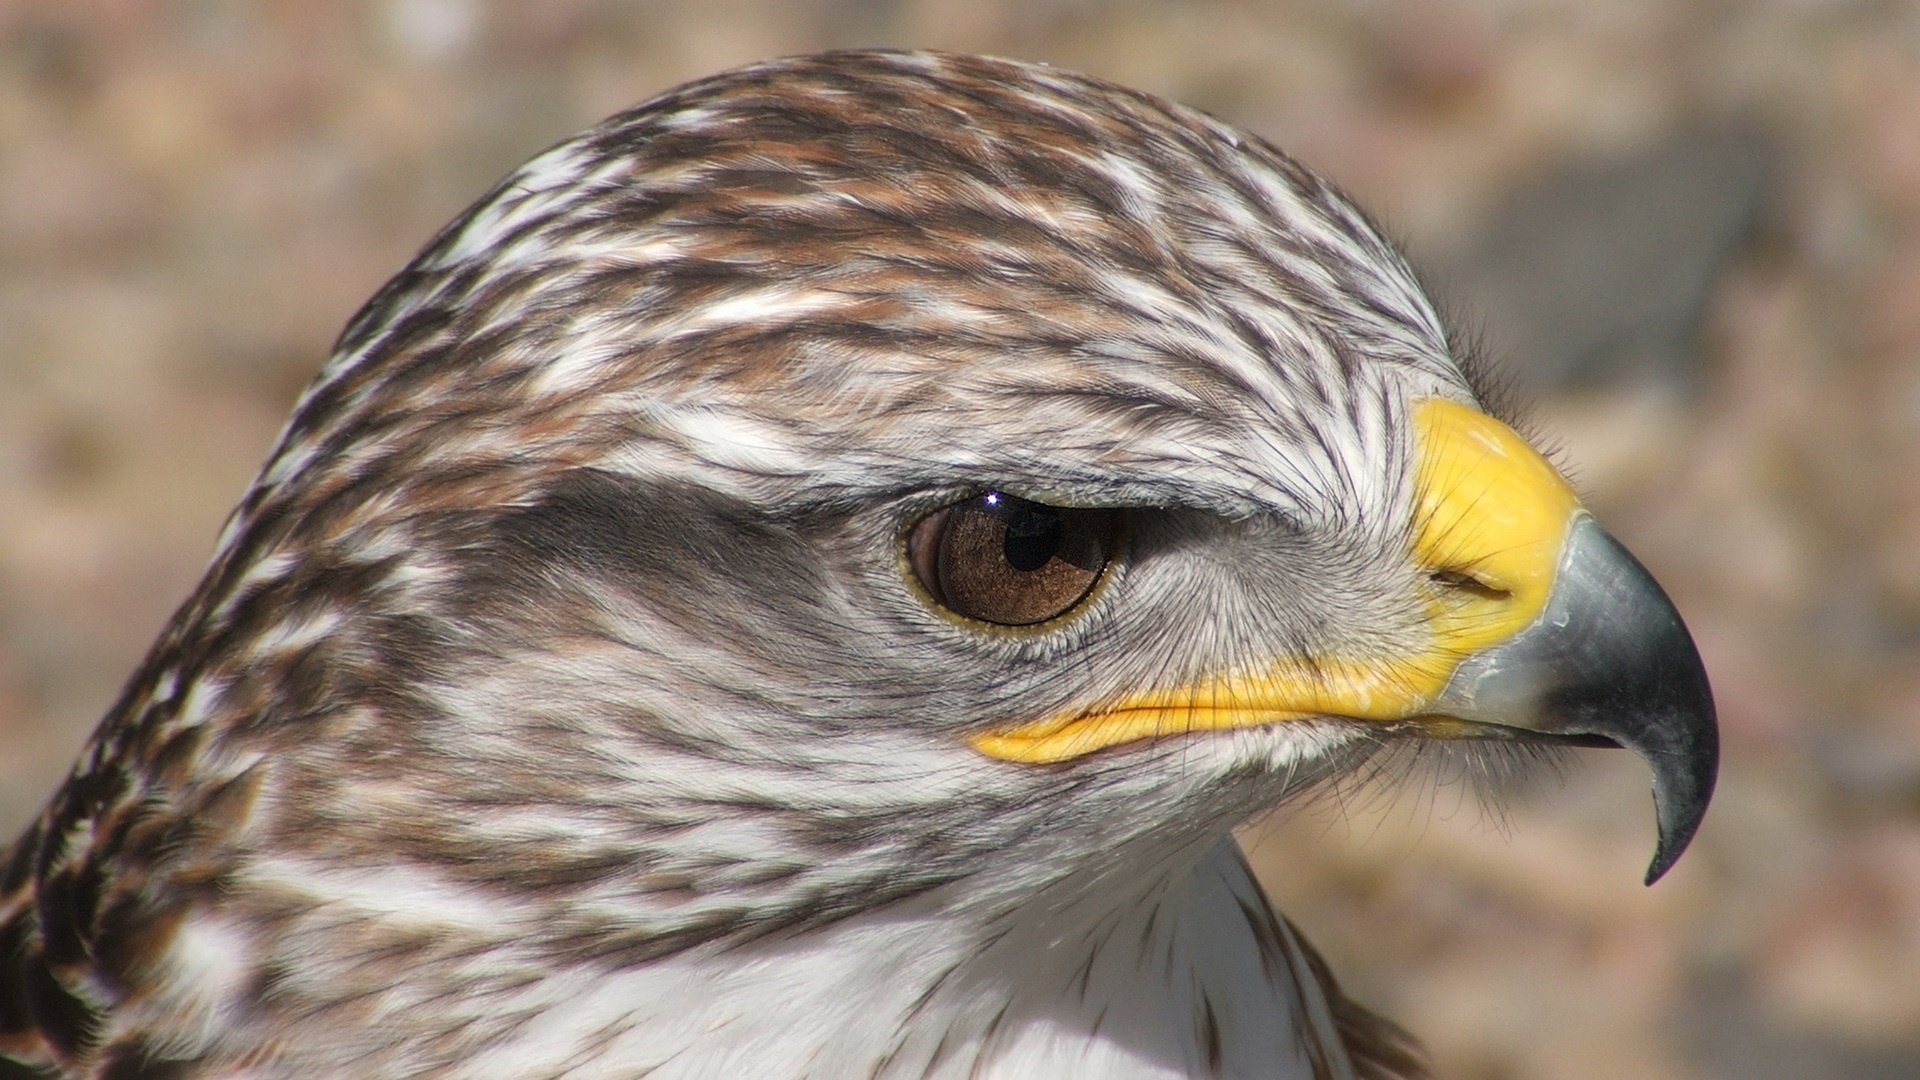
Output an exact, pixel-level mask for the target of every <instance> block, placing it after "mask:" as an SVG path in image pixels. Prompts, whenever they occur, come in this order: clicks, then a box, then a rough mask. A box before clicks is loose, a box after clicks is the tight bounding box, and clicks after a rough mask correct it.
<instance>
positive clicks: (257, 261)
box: [0, 0, 1920, 1080]
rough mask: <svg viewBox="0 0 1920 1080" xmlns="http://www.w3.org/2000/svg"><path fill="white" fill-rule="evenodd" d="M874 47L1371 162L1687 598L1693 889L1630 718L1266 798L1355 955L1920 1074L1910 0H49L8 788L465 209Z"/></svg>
mask: <svg viewBox="0 0 1920 1080" xmlns="http://www.w3.org/2000/svg"><path fill="white" fill-rule="evenodd" d="M872 44H914V45H923V46H934V47H942V48H949V49H962V50H975V51H988V52H996V53H1001V54H1006V55H1013V56H1020V57H1025V58H1032V59H1044V60H1050V61H1054V62H1057V63H1060V64H1063V65H1067V66H1071V67H1076V68H1081V69H1085V70H1089V71H1093V72H1096V73H1099V74H1102V75H1106V76H1109V77H1111V78H1114V79H1117V80H1120V81H1122V82H1127V83H1132V84H1136V85H1139V86H1142V87H1145V88H1147V89H1151V90H1155V91H1158V92H1160V93H1163V94H1166V95H1168V96H1170V97H1174V98H1177V99H1179V100H1182V101H1185V102H1188V103H1190V104H1194V105H1197V106H1200V107H1202V108H1206V109H1209V110H1211V111H1213V112H1216V113H1219V114H1221V115H1224V116H1226V117H1228V118H1230V119H1232V120H1235V121H1237V122H1239V123H1241V124H1243V125H1245V126H1247V127H1250V128H1252V129H1253V130H1255V131H1257V132H1260V133H1261V134H1263V135H1265V136H1267V137H1268V138H1270V139H1272V140H1273V141H1275V142H1277V143H1278V144H1280V145H1281V146H1283V147H1286V148H1287V149H1289V150H1291V151H1292V152H1293V153H1295V154H1296V155H1297V156H1299V157H1300V158H1302V159H1303V160H1305V161H1306V162H1308V163H1309V164H1311V165H1313V166H1314V167H1315V168H1317V169H1319V170H1320V171H1322V172H1324V173H1325V174H1327V175H1329V176H1331V177H1332V178H1334V179H1335V180H1336V181H1337V182H1339V183H1340V184H1342V185H1343V186H1345V187H1346V188H1348V189H1349V190H1350V191H1352V192H1353V193H1354V194H1356V195H1357V196H1358V197H1359V198H1360V199H1361V201H1362V202H1363V203H1365V204H1366V205H1368V206H1370V207H1372V208H1374V209H1375V210H1376V211H1377V212H1378V213H1379V214H1380V215H1381V216H1382V217H1383V219H1384V220H1385V221H1386V222H1387V223H1388V225H1389V227H1390V228H1391V229H1392V231H1394V232H1395V233H1396V234H1397V235H1400V236H1402V237H1404V238H1405V239H1406V240H1407V242H1408V244H1409V247H1410V249H1411V250H1412V252H1413V254H1414V257H1415V260H1416V261H1417V262H1418V263H1419V264H1420V265H1421V266H1422V267H1423V269H1424V271H1425V273H1426V275H1427V277H1428V279H1429V280H1430V282H1431V283H1432V285H1433V287H1434V289H1435V290H1436V292H1438V293H1439V294H1440V295H1442V296H1443V297H1445V298H1446V299H1447V302H1448V303H1449V305H1450V307H1451V309H1452V310H1453V311H1454V312H1455V317H1456V319H1458V320H1460V321H1461V322H1462V324H1463V325H1465V326H1468V327H1470V328H1473V329H1474V330H1475V332H1476V337H1477V339H1478V340H1479V341H1480V342H1481V343H1482V347H1483V348H1484V349H1485V350H1486V351H1488V352H1490V353H1492V354H1493V355H1495V356H1496V357H1500V358H1502V359H1504V360H1506V361H1508V362H1509V363H1510V364H1511V366H1512V368H1513V369H1514V371H1515V377H1516V379H1517V380H1518V381H1519V383H1520V384H1521V385H1522V386H1523V387H1524V388H1525V389H1526V390H1527V391H1528V392H1529V395H1530V396H1531V397H1532V398H1533V399H1534V400H1536V401H1537V402H1538V407H1537V409H1536V411H1535V418H1536V427H1537V429H1538V430H1539V431H1540V432H1542V433H1545V435H1546V436H1547V438H1548V439H1549V440H1550V441H1551V442H1552V443H1553V444H1554V445H1556V446H1557V447H1559V448H1560V452H1561V456H1562V459H1563V460H1564V461H1565V462H1566V463H1568V464H1569V465H1570V467H1571V468H1572V470H1573V471H1574V473H1575V475H1576V476H1577V477H1578V478H1579V480H1580V482H1581V484H1582V486H1583V487H1584V489H1585V490H1586V491H1587V492H1588V493H1589V494H1590V496H1591V501H1592V503H1593V504H1594V505H1595V506H1596V508H1597V510H1598V512H1599V513H1600V515H1601V516H1602V517H1603V519H1604V520H1605V521H1607V522H1608V523H1609V525H1610V526H1611V527H1612V528H1613V530H1614V531H1615V532H1616V533H1618V534H1619V535H1621V536H1622V537H1623V538H1624V539H1625V540H1626V541H1627V543H1628V544H1629V546H1631V547H1633V548H1634V549H1635V550H1636V551H1637V552H1638V553H1639V554H1640V556H1641V557H1642V558H1643V559H1644V561H1646V562H1647V563H1648V564H1649V565H1650V566H1651V567H1652V568H1653V569H1654V571H1655V572H1656V574H1657V575H1658V576H1660V578H1661V579H1662V581H1663V582H1664V583H1665V584H1666V586H1667V588H1668V589H1669V591H1670V592H1671V593H1672V594H1673V596H1674V598H1675V599H1676V601H1677V602H1678V604H1679V606H1680V607H1681V609H1682V610H1683V611H1684V612H1685V613H1686V614H1687V616H1688V618H1689V620H1690V622H1691V624H1692V626H1693V628H1694V631H1695V634H1696V635H1697V637H1698V639H1699V644H1700V647H1701V650H1702V652H1703V654H1704V655H1705V657H1706V660H1707V664H1708V667H1709V669H1710V671H1711V672H1712V675H1713V680H1714V684H1715V687H1716V689H1717V691H1718V693H1719V699H1720V708H1721V723H1722V725H1723V732H1724V740H1725V762H1724V767H1723V772H1722V778H1721V785H1720V791H1719V795H1718V798H1717V800H1716V802H1715V805H1714V808H1713V811H1712V813H1711V815H1710V816H1709V818H1708V820H1707V823H1706V826H1705V828H1704V829H1703V831H1702V832H1701V834H1700V837H1699V839H1698V841H1697V842H1696V844H1695V846H1694V849H1693V850H1692V852H1690V853H1689V855H1688V856H1687V857H1686V858H1685V859H1684V860H1683V861H1682V862H1681V864H1680V866H1679V868H1678V869H1677V870H1675V871H1674V873H1673V874H1672V875H1671V877H1670V878H1669V879H1668V880H1666V881H1664V882H1662V883H1661V884H1660V885H1659V886H1658V887H1656V888H1654V889H1652V890H1646V889H1643V888H1641V887H1640V885H1639V883H1638V879H1639V875H1640V872H1641V869H1642V867H1643V865H1644V863H1645V860H1646V857H1647V855H1648V854H1649V853H1650V851H1651V845H1652V820H1651V811H1650V807H1649V805H1648V800H1647V796H1646V786H1647V777H1646V774H1645V772H1644V771H1643V770H1642V769H1641V767H1640V766H1639V765H1638V764H1637V763H1636V762H1634V761H1632V760H1630V759H1628V758H1627V757H1626V755H1609V754H1606V753H1603V752H1588V753H1585V754H1581V755H1578V756H1574V757H1570V758H1568V759H1567V760H1566V761H1565V762H1564V763H1563V765H1562V767H1561V768H1560V769H1559V770H1557V773H1556V772H1555V771H1553V770H1546V771H1535V772H1532V773H1520V774H1517V775H1514V776H1512V777H1510V778H1508V779H1505V780H1500V779H1494V780H1481V781H1476V782H1467V781H1464V780H1462V779H1461V770H1459V769H1457V768H1453V767H1449V766H1448V765H1447V764H1446V763H1445V762H1441V763H1440V764H1437V765H1433V766H1423V767H1418V768H1415V769H1413V770H1411V771H1410V772H1408V773H1407V774H1406V775H1405V776H1404V778H1402V779H1400V780H1399V781H1398V782H1396V783H1389V784H1376V785H1372V786H1368V787H1364V788H1359V789H1356V790H1353V791H1342V792H1337V793H1334V794H1332V795H1329V796H1328V797H1326V798H1323V799H1321V800H1320V801H1319V802H1317V803H1316V804H1315V805H1313V806H1311V807H1307V808H1304V809H1301V808H1293V809H1290V810H1288V811H1287V812H1285V813H1284V814H1283V815H1280V816H1277V817H1276V818H1275V819H1274V820H1273V821H1270V822H1265V823H1259V824H1256V825H1255V826H1253V827H1251V828H1250V829H1249V830H1248V833H1247V837H1246V839H1247V840H1248V843H1249V846H1250V849H1251V850H1252V852H1253V855H1254V858H1255V860H1256V862H1257V864H1258V865H1259V866H1260V867H1261V869H1262V871H1263V873H1264V874H1265V876H1266V878H1267V880H1268V882H1269V884H1270V887H1271V888H1272V890H1273V892H1274V894H1275V896H1276V898H1277V899H1278V900H1279V901H1280V903H1281V905H1282V906H1283V907H1284V908H1285V909H1286V910H1288V911H1289V912H1290V913H1292V914H1293V916H1294V917H1295V918H1296V919H1297V920H1298V921H1299V922H1300V923H1301V924H1302V925H1303V926H1304V927H1305V928H1306V929H1307V930H1308V932H1309V933H1310V934H1311V936H1312V937H1313V938H1314V939H1315V940H1316V941H1317V942H1318V943H1319V945H1320V946H1321V947H1322V948H1323V949H1324V950H1325V951H1326V952H1327V953H1328V954H1329V957H1330V959H1332V961H1333V962H1334V966H1335V968H1336V970H1338V971H1340V972H1343V973H1344V975H1345V979H1346V981H1347V983H1348V985H1349V986H1350V988H1352V989H1354V990H1355V991H1356V992H1357V993H1358V994H1359V995H1360V996H1361V997H1363V998H1364V999H1366V1000H1369V1001H1372V1002H1374V1003H1376V1004H1377V1005H1378V1006H1379V1007H1381V1008H1382V1010H1383V1011H1386V1012H1388V1013H1389V1014H1391V1015H1395V1016H1397V1017H1399V1018H1401V1019H1402V1020H1404V1021H1405V1022H1406V1023H1407V1024H1408V1025H1409V1026H1411V1027H1413V1028H1414V1029H1415V1030H1417V1031H1418V1032H1420V1033H1421V1034H1422V1035H1423V1036H1424V1037H1425V1038H1426V1040H1427V1041H1428V1042H1429V1044H1430V1045H1431V1046H1432V1048H1433V1051H1434V1055H1435V1058H1436V1060H1437V1062H1438V1064H1439V1066H1440V1070H1441V1073H1442V1074H1443V1075H1445V1076H1450V1077H1460V1078H1475V1080H1505V1078H1522V1077H1566V1078H1575V1077H1580V1078H1599V1077H1609V1078H1613V1077H1636V1078H1650V1080H1659V1078H1675V1080H1679V1078H1706V1077H1738V1078H1758V1080H1769V1078H1776V1077H1777V1078H1783V1080H1784V1078H1804V1077H1860V1078H1881V1077H1884V1078H1889V1080H1891V1078H1894V1077H1912V1076H1920V8H1916V7H1915V6H1914V5H1912V4H1901V3H1839V2H1835V3H1811V2H1799V0H1773V2H1745V3H1743V2H1732V0H1726V2H1700V3H1689V2H1684V0H1671V2H1664V3H1661V2H1651V0H1621V2H1615V0H1609V2H1606V3H1598V2H1594V0H1534V2H1526V0H1481V2H1475V3H1461V4H1432V3H1418V2H1412V0H1406V2H1393V0H1371V2H1364V3H1341V2H1336V0H1324V2H1320V3H1270V4H1254V3H1227V2H1215V3H1205V2H1196V3H1171V2H1148V0H1139V2H1135V3H1128V4H1121V5H1100V4H1095V3H1091V2H1074V0H1058V2H1048V0H968V2H954V3H945V2H936V0H922V2H899V3H887V2H857V0H794V2H788V3H767V4H764V5H762V4H745V3H734V2H714V0H707V2H700V0H692V2H687V3H647V4H634V5H614V4H586V3H543V4H507V3H500V4H480V3H472V2H468V0H386V2H380V0H365V2H361V3H354V4H342V5H322V4H303V3H297V2H292V0H288V2H284V3H253V2H243V0H227V2H219V0H200V2H179V3H160V2H144V0H48V2H42V3H32V2H21V0H14V2H12V3H5V4H0V831H6V832H8V833H11V831H12V829H13V828H14V827H15V826H16V825H18V824H19V823H20V822H22V821H24V820H25V818H26V817H27V815H28V814H29V813H31V811H32V810H33V808H34V807H35V806H36V805H37V804H38V803H39V802H40V800H42V799H43V798H44V797H45V796H46V794H47V793H48V792H49V790H50V789H51V788H52V786H53V785H54V783H55V781H56V779H57V776H58V775H59V774H60V773H61V772H62V771H63V770H64V768H65V766H66V764H67V762H68V761H69V759H70V758H71V756H72V755H73V754H74V752H75V750H76V749H77V747H78V746H79V744H80V742H81V740H82V739H83V738H84V736H85V734H86V732H87V731H88V730H89V728H90V727H91V725H92V724H93V722H94V720H95V719H96V717H97V716H98V715H99V714H100V713H101V712H102V711H103V710H104V709H105V708H106V706H107V705H108V704H109V702H110V700H111V699H112V697H113V695H114V694H115V692H116V690H117V688H118V683H119V681H120V680H121V679H122V678H123V677H124V676H125V675H126V674H127V672H128V671H130V670H131V668H132V666H133V664H134V662H135V661H136V659H137V658H138V656H139V654H140V653H141V652H142V651H143V650H144V649H145V647H146V645H147V644H148V642H149V641H150V640H151V638H152V637H153V636H154V634H155V633H156V631H157V630H158V629H159V627H160V626H161V624H162V622H163V621H164V619H165V618H166V616H167V614H168V612H169V611H170V610H171V608H172V606H173V605H174V604H175V603H177V602H178V601H179V600H180V598H181V597H182V596H183V595H184V594H185V593H186V591H187V590H188V589H189V587H190V586H191V584H192V583H193V581H194V580H195V578H196V577H197V574H198V571H199V568H200V565H201V562H202V560H203V559H204V558H205V557H206V555H207V553H208V550H209V547H210V545H211V543H212V540H213V537H214V535H215V533H216V531H217V530H218V528H219V525H220V523H221V520H222V518H223V517H224V515H225V513H226V511H227V509H228V507H229V506H230V505H231V504H232V503H233V501H234V500H235V499H236V498H237V497H238V495H239V493H240V492H241V490H242V488H243V486H244V485H245V483H246V481H247V479H248V477H249V476H250V475H251V473H252V472H253V470H254V469H255V467H256V466H257V464H258V462H259V461H260V459H261V458H262V456H263V454H264V453H265V450H266V448H267V445H268V443H269V441H270V440H271V439H272V437H273V434H274V432H275V430H276V429H277V427H278V425H279V423H280V422H281V420H282V418H283V416H284V413H285V412H286V410H287V408H288V406H289V404H290V403H291V401H292V398H293V396H294V395H295V393H296V392H297V391H298V389H299V387H300V386H301V384H302V383H303V381H304V380H305V379H306V378H307V377H308V376H309V375H310V374H311V373H312V371H313V370H314V369H315V367H316V366H317V365H318V364H319V362H320V360H321V359H322V358H323V356H324V355H325V353H326V351H327V347H328V345H329V342H330V340H331V337H332V335H333V334H334V333H335V332H336V331H337V329H338V328H339V326H340V325H341V324H342V323H343V322H344V321H345V319H346V318H347V316H348V315H349V314H351V313H352V311H353V310H354V308H355V306H356V305H357V304H358V303H359V302H360V301H361V300H362V299H364V298H365V297H366V296H367V295H369V294H370V293H371V292H372V291H373V289H374V288H375V287H376V286H378V285H379V284H380V282H381V281H382V280H383V279H384V278H385V277H386V276H387V275H388V274H390V273H391V272H393V271H394V270H396V269H398V268H399V267H400V266H401V264H402V263H403V262H404V261H405V259H406V258H407V256H408V255H409V254H410V253H411V252H412V250H413V249H414V248H415V247H417V246H418V245H419V244H420V243H422V242H424V241H425V240H426V238H427V237H428V236H429V235H430V234H431V233H432V232H433V231H434V230H435V229H436V228H437V227H438V226H439V225H440V224H441V223H443V222H444V221H445V220H446V219H447V218H449V217H450V216H451V215H452V214H453V213H454V212H456V211H457V210H458V209H460V208H461V206H463V205H464V204H465V202H466V201H467V200H469V199H471V198H472V197H474V196H476V195H478V194H479V193H480V192H481V191H482V190H483V189H484V188H485V187H486V186H487V185H488V184H489V183H490V182H491V181H492V180H493V179H494V178H496V177H497V176H498V175H499V174H501V173H503V172H505V171H506V170H507V169H509V168H511V167H512V166H514V165H515V164H517V163H518V162H520V161H521V160H523V159H524V158H526V157H528V156H530V155H531V154H532V153H534V152H536V151H538V150H539V149H541V148H542V147H543V146H545V145H547V144H549V143H551V142H553V141H556V140H557V139H559V138H561V137H563V136H565V135H567V134H568V133H570V132H572V131H573V130H575V129H577V128H579V127H581V126H583V125H585V124H586V123H588V122H590V121H592V120H595V119H597V118H599V117H600V116H601V115H603V114H605V113H608V112H611V111H613V110H614V109H616V108H619V107H623V106H625V105H628V104H631V103H633V102H636V101H638V100H640V99H642V98H644V97H646V96H648V95H650V94H652V93H653V92H655V91H657V90H660V89H663V88H665V87H667V86H669V85H671V84H673V83H675V82H677V81H680V80H682V79H685V78H689V77H692V76H696V75H701V74H706V73H708V72H711V71H714V70H718V69H720V68H723V67H726V66H729V65H732V64H734V63H737V62H742V61H746V60H749V59H755V58H759V57H763V56H768V55H777V54H783V53H791V52H800V51H808V50H813V49H817V48H823V47H830V46H845V45H872ZM1489 795H1490V796H1491V800H1490V801H1489Z"/></svg>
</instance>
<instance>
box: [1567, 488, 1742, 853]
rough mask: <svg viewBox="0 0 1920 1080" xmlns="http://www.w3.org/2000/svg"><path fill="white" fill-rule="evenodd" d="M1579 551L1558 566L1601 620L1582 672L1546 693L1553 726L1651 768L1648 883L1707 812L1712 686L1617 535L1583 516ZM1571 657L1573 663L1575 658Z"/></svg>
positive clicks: (1712, 762) (1713, 772) (1712, 765)
mask: <svg viewBox="0 0 1920 1080" xmlns="http://www.w3.org/2000/svg"><path fill="white" fill-rule="evenodd" d="M1575 544H1576V545H1577V547H1578V548H1579V549H1580V551H1579V552H1578V554H1579V555H1580V556H1582V557H1581V558H1580V559H1579V560H1578V561H1576V562H1573V563H1570V564H1569V565H1568V567H1567V572H1568V573H1569V575H1570V577H1572V578H1573V579H1574V584H1575V586H1576V588H1579V589H1581V590H1583V591H1584V592H1585V593H1586V595H1588V596H1589V597H1592V598H1595V604H1594V608H1595V612H1596V614H1597V616H1598V617H1599V619H1600V621H1601V623H1602V624H1603V625H1606V626H1609V627H1613V628H1617V630H1618V631H1619V632H1612V633H1596V634H1594V635H1593V636H1592V637H1590V638H1588V639H1587V640H1586V641H1585V642H1584V643H1583V644H1582V648H1581V649H1580V655H1581V659H1583V660H1584V661H1585V662H1586V664H1587V665H1589V666H1588V668H1587V670H1588V672H1589V676H1588V677H1587V678H1584V679H1581V678H1576V679H1574V680H1572V681H1571V682H1570V683H1569V684H1567V685H1565V686H1563V687H1561V688H1560V689H1559V691H1558V692H1557V693H1555V694H1553V695H1551V696H1552V697H1553V698H1555V699H1557V700H1556V702H1555V707H1554V709H1553V710H1552V711H1553V712H1556V713H1558V714H1559V716H1560V717H1561V718H1562V723H1563V724H1564V727H1563V730H1569V731H1578V732H1587V733H1592V734H1597V735H1602V736H1605V737H1606V738H1608V739H1611V740H1613V741H1614V742H1615V743H1618V744H1619V745H1621V746H1624V747H1626V748H1627V749H1629V750H1632V751H1633V752H1634V753H1636V754H1638V755H1640V757H1641V758H1643V759H1645V760H1646V762H1647V765H1648V766H1649V767H1650V768H1651V769H1652V770H1653V808H1654V817H1655V820H1656V821H1657V823H1658V825H1659V830H1660V838H1659V841H1658V843H1657V844H1656V845H1655V847H1654V852H1653V862H1652V864H1651V865H1649V866H1648V867H1647V884H1649V885H1651V884H1653V883H1654V882H1655V881H1658V880H1660V878H1661V877H1662V876H1663V875H1665V874H1666V872H1667V871H1668V870H1670V869H1672V868H1673V864H1674V862H1675V861H1677V860H1678V859H1679V858H1680V855H1681V853H1682V852H1684V851H1686V849H1687V845H1688V844H1689V843H1691V842H1692V841H1693V834H1694V833H1695V832H1697V831H1698V830H1699V828H1700V821H1701V819H1702V818H1704V817H1706V815H1707V803H1708V802H1709V801H1711V800H1712V798H1713V785H1714V780H1715V778H1716V777H1717V776H1718V775H1719V772H1720V732H1719V726H1718V723H1717V720H1716V718H1715V716H1714V707H1713V689H1712V687H1711V686H1709V685H1708V683H1707V669H1706V665H1705V664H1703V663H1701V661H1700V651H1699V649H1698V648H1697V647H1696V646H1695V645H1694V643H1693V635H1691V634H1689V633H1688V632H1687V627H1686V624H1685V623H1683V622H1681V620H1680V613H1679V612H1678V611H1676V610H1675V609H1674V606H1673V602H1672V601H1671V600H1669V599H1668V598H1667V594H1666V592H1665V591H1664V590H1663V589H1661V588H1660V586H1659V584H1658V583H1657V582H1655V581H1654V579H1653V576H1652V575H1651V574H1649V573H1647V571H1646V568H1645V567H1643V566H1641V565H1640V562H1639V560H1637V559H1635V558H1634V557H1633V556H1632V555H1631V554H1629V553H1628V552H1627V550H1626V549H1625V548H1623V547H1621V546H1620V544H1619V543H1618V542H1617V541H1615V540H1614V539H1613V537H1611V536H1608V535H1607V534H1606V533H1605V532H1603V531H1602V530H1601V529H1600V528H1599V527H1598V526H1595V525H1593V524H1591V522H1590V521H1588V522H1583V523H1582V524H1581V526H1580V527H1578V528H1576V531H1575ZM1572 667H1573V668H1574V669H1575V670H1578V669H1579V668H1580V667H1581V662H1580V660H1575V661H1574V662H1573V663H1572Z"/></svg>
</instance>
